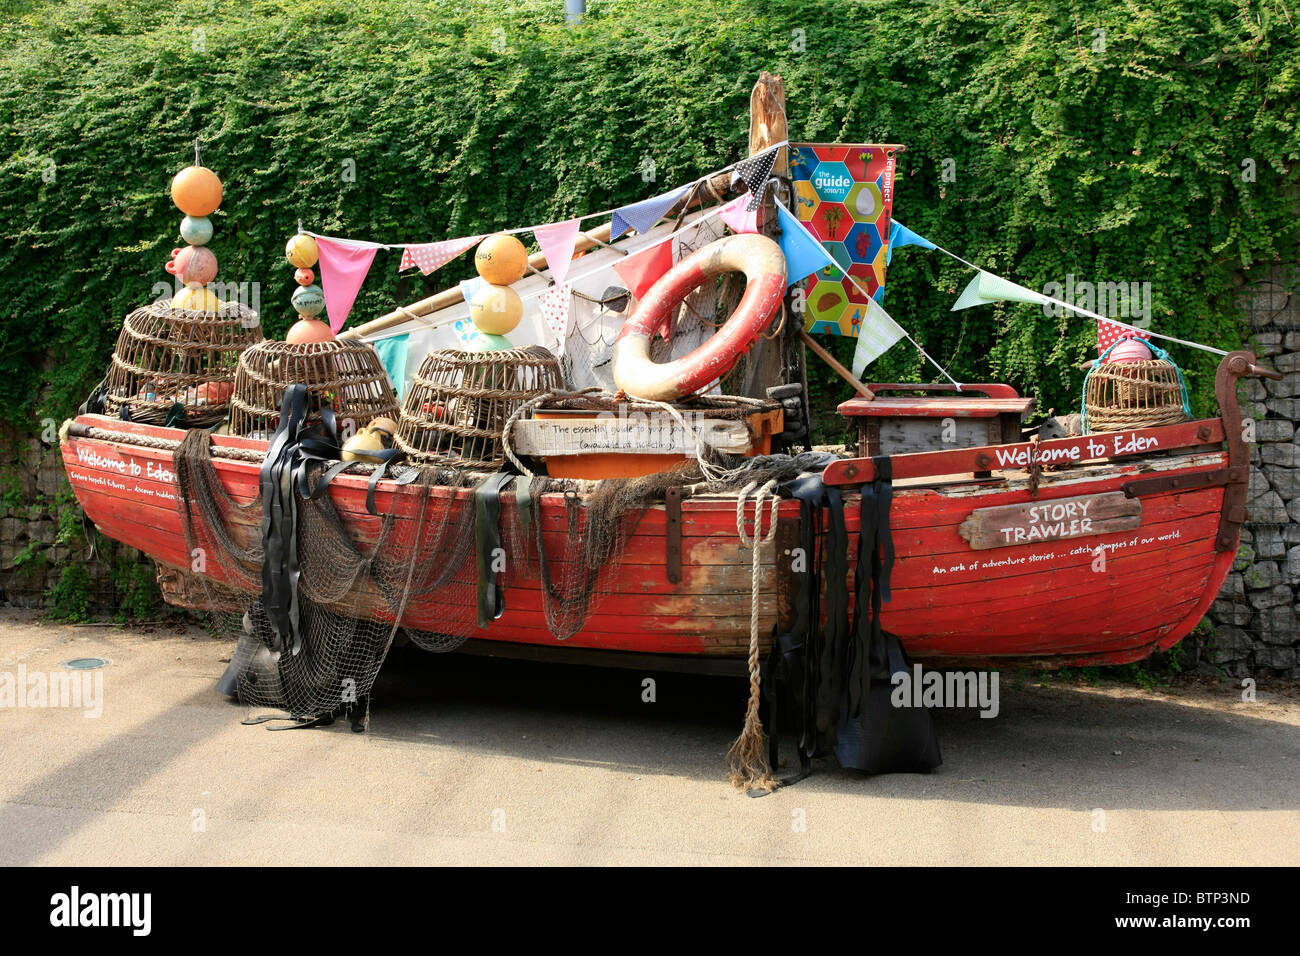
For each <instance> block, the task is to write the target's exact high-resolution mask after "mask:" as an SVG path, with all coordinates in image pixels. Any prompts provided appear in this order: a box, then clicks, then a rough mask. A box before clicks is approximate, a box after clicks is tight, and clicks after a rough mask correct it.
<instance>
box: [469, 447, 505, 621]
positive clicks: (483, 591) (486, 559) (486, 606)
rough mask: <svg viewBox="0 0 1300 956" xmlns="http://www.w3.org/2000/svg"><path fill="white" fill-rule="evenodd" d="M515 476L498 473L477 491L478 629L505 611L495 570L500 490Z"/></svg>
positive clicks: (475, 503)
mask: <svg viewBox="0 0 1300 956" xmlns="http://www.w3.org/2000/svg"><path fill="white" fill-rule="evenodd" d="M514 477H515V476H514V475H508V474H505V473H504V472H497V473H496V474H493V475H489V476H488V477H487V478H484V479H483V481H482V483H481V484H480V485H479V486H478V487H477V488H475V489H474V544H475V548H476V550H477V558H478V626H479V627H487V626H488V625H489V624H491V623H492V622H493V621H495V620H496V619H497V618H499V617H500V616H501V615H502V614H504V613H505V609H506V598H505V591H503V590H502V589H501V586H500V584H499V583H498V580H497V572H496V571H494V570H493V569H492V563H493V560H494V556H495V555H496V554H497V553H499V552H500V550H501V489H502V488H503V487H504V486H505V485H506V484H507V483H509V482H510V481H512V480H514Z"/></svg>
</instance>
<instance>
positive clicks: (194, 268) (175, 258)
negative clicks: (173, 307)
mask: <svg viewBox="0 0 1300 956" xmlns="http://www.w3.org/2000/svg"><path fill="white" fill-rule="evenodd" d="M163 268H165V269H166V270H167V271H168V272H170V273H171V274H172V275H174V276H177V277H178V278H179V279H180V280H181V281H182V282H197V283H199V285H207V284H208V283H209V282H211V281H212V280H213V279H215V278H216V277H217V257H216V255H215V254H214V253H213V252H212V250H211V249H209V248H208V247H207V246H186V247H185V248H183V249H173V250H172V261H171V262H169V263H167V265H166V266H164V267H163Z"/></svg>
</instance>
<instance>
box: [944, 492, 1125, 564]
mask: <svg viewBox="0 0 1300 956" xmlns="http://www.w3.org/2000/svg"><path fill="white" fill-rule="evenodd" d="M1141 523H1142V502H1141V501H1139V500H1138V499H1136V498H1129V497H1128V496H1126V495H1125V494H1124V492H1122V491H1111V492H1107V493H1106V494H1101V495H1083V496H1081V497H1078V498H1056V499H1053V500H1051V501H1029V502H1026V503H1025V504H1020V505H1003V506H1001V507H998V508H977V509H976V510H974V511H972V512H971V513H970V517H968V518H967V519H966V520H965V521H963V522H962V523H961V526H960V527H959V528H958V529H957V531H958V533H959V534H960V535H961V536H962V537H963V538H965V539H966V540H967V541H969V542H970V546H971V547H972V548H974V549H975V550H976V551H982V550H984V549H986V548H1009V547H1012V546H1014V545H1018V544H1036V543H1037V542H1039V541H1060V540H1061V539H1063V538H1082V537H1084V536H1086V535H1093V534H1109V533H1110V532H1112V531H1132V530H1133V529H1134V528H1136V527H1138V526H1139V525H1140V524H1141Z"/></svg>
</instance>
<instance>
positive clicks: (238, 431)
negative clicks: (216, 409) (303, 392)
mask: <svg viewBox="0 0 1300 956" xmlns="http://www.w3.org/2000/svg"><path fill="white" fill-rule="evenodd" d="M290 385H306V386H307V391H308V394H309V396H310V397H309V401H310V411H309V414H308V419H309V420H311V421H320V417H321V415H320V410H321V408H322V407H329V408H332V409H333V410H334V414H335V416H336V418H337V421H338V427H339V430H340V432H342V433H344V434H351V433H353V432H355V431H356V430H357V429H360V428H363V427H365V426H366V425H368V424H370V422H371V420H373V419H375V418H378V417H380V416H384V417H386V418H396V417H397V396H396V395H394V394H393V386H392V385H390V384H389V382H388V375H387V374H386V373H385V372H384V365H383V363H382V362H381V361H380V360H379V353H377V352H376V351H375V350H374V349H373V348H372V347H371V346H369V345H366V344H364V343H362V342H352V341H342V340H341V341H334V342H311V343H304V344H297V345H290V344H289V343H287V342H273V341H266V342H262V343H261V344H259V345H255V346H253V347H252V348H250V349H248V350H247V351H246V352H244V354H243V355H241V356H240V357H239V371H238V372H237V373H236V375H235V393H234V395H233V396H232V398H231V408H230V433H231V434H232V435H242V436H244V437H246V438H262V439H270V437H271V435H272V434H274V432H275V430H276V428H277V427H279V424H280V405H281V403H282V402H283V400H284V391H285V389H286V388H287V387H288V386H290ZM349 421H351V422H352V425H351V427H350V428H349V426H348V424H347V423H348V422H349Z"/></svg>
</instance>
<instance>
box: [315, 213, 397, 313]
mask: <svg viewBox="0 0 1300 956" xmlns="http://www.w3.org/2000/svg"><path fill="white" fill-rule="evenodd" d="M316 248H317V249H319V250H320V281H321V286H322V287H323V291H324V292H325V311H326V312H327V313H329V317H330V330H331V331H332V332H333V333H334V334H335V335H338V334H339V332H341V331H342V330H343V323H344V322H346V321H347V320H348V313H349V312H351V311H352V303H353V302H355V301H356V300H357V293H358V292H359V291H361V283H363V282H365V281H366V273H368V272H369V271H370V263H371V262H373V261H374V258H375V250H377V249H381V248H383V247H382V246H380V245H378V244H377V243H373V242H354V241H352V240H350V239H322V238H319V237H318V238H317V239H316Z"/></svg>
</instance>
